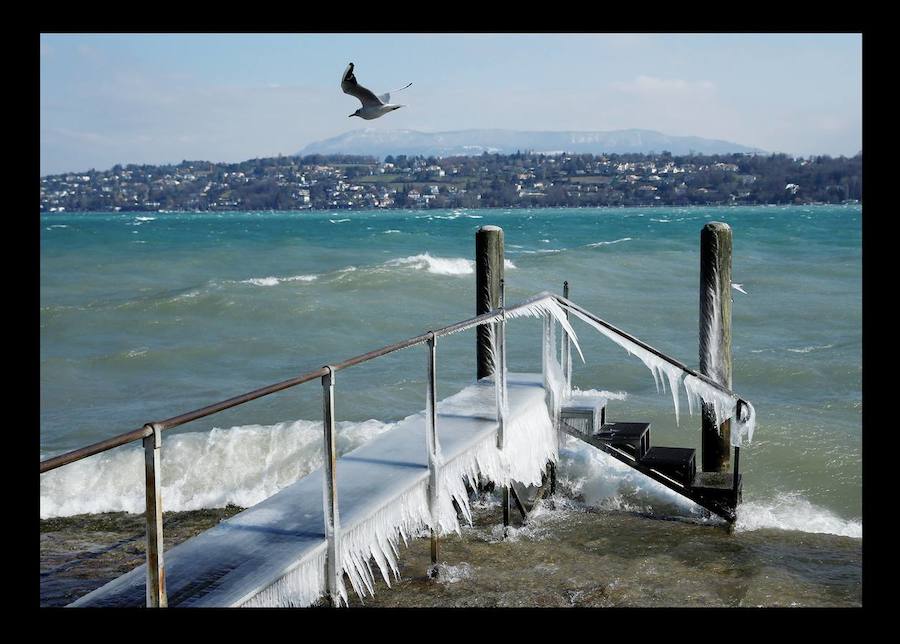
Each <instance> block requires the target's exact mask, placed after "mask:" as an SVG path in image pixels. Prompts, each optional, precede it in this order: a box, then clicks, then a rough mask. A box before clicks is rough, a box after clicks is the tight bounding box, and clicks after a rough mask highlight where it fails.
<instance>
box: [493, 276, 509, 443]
mask: <svg viewBox="0 0 900 644" xmlns="http://www.w3.org/2000/svg"><path fill="white" fill-rule="evenodd" d="M504 291H505V289H504V284H503V280H502V279H501V280H500V308H501V309H504V310H503V317H502V318H501V319H500V321H499V322H497V323H496V329H497V332H496V338H497V340H496V341H497V361H498V362H499V363H500V364H499V365H498V366H499V367H500V374H499V376H498V374H496V373H495V374H494V381H495V383H496V387H497V423H498V424H499V427H498V429H497V449H503V441H504V439H505V436H504V432H505V431H506V414H507V411H508V408H509V405H508V400H507V392H506V310H505V308H504V306H505V305H504Z"/></svg>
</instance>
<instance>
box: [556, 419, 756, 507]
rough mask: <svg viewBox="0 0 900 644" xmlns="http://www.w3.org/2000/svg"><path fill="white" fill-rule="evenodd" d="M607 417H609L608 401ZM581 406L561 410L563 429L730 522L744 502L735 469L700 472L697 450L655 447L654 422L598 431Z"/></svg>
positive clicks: (621, 424) (614, 425)
mask: <svg viewBox="0 0 900 644" xmlns="http://www.w3.org/2000/svg"><path fill="white" fill-rule="evenodd" d="M603 411H604V414H603V416H596V415H595V416H594V417H595V418H598V417H602V418H603V419H604V420H605V404H604V409H603ZM580 412H581V409H580V406H579V408H577V409H575V408H573V409H572V410H567V409H566V407H565V406H563V408H562V409H561V413H560V422H559V429H560V430H561V431H563V432H565V433H567V434H569V435H571V436H575V437H576V438H579V439H581V440H583V441H584V442H586V443H588V444H590V445H593V446H594V447H596V448H598V449H600V450H602V451H604V452H606V453H607V454H609V455H610V456H612V457H614V458H616V459H617V460H619V461H621V462H623V463H625V464H626V465H629V466H630V467H633V468H634V469H636V470H638V471H639V472H641V473H642V474H645V475H646V476H649V477H650V478H652V479H653V480H655V481H657V482H659V483H661V484H662V485H665V486H666V487H668V488H669V489H671V490H674V491H675V492H677V493H679V494H681V495H682V496H685V497H687V498H689V499H691V500H692V501H694V502H695V503H697V504H698V505H700V506H702V507H704V508H706V509H707V510H709V511H710V512H712V513H714V514H717V515H718V516H720V517H722V518H723V519H725V520H726V521H728V522H729V523H733V522H734V521H735V518H736V515H735V510H736V508H737V506H738V504H739V503H740V502H741V491H742V483H743V481H742V478H741V475H740V474H738V475H737V481H735V477H734V474H733V473H732V472H697V464H696V450H695V449H693V448H688V447H662V446H659V447H652V446H651V445H650V423H642V422H615V423H605V422H604V423H603V424H602V425H601V426H600V427H599V429H597V430H594V429H593V427H594V426H592V424H591V423H590V422H585V421H583V420H582V416H581V414H580Z"/></svg>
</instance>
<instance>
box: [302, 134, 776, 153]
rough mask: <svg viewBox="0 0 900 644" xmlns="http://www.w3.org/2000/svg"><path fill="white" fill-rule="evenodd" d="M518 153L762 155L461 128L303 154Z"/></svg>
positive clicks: (651, 141)
mask: <svg viewBox="0 0 900 644" xmlns="http://www.w3.org/2000/svg"><path fill="white" fill-rule="evenodd" d="M516 150H521V151H523V152H524V151H526V150H531V151H533V152H536V153H544V154H548V153H560V152H570V153H575V154H601V153H617V154H626V153H644V154H646V153H649V152H657V153H659V152H663V151H667V152H671V153H672V154H680V155H683V154H690V153H691V152H694V153H696V154H731V153H735V152H739V153H740V152H763V150H760V149H759V148H751V147H748V146H746V145H740V144H738V143H730V142H728V141H718V140H715V139H704V138H701V137H697V136H669V135H667V134H662V133H661V132H654V131H652V130H614V131H610V132H525V131H517V130H462V131H458V132H416V131H415V130H377V129H373V128H365V129H359V130H351V131H350V132H346V133H344V134H341V135H339V136H336V137H334V138H331V139H325V140H323V141H316V142H315V143H310V144H309V145H307V146H306V147H304V148H303V149H302V150H300V151H299V152H298V154H300V155H305V154H363V155H372V156H375V157H379V158H383V157H385V156H387V155H389V154H390V155H398V154H406V155H422V156H438V157H450V156H472V155H479V154H481V153H483V152H488V153H491V154H493V153H499V154H511V153H514V152H516Z"/></svg>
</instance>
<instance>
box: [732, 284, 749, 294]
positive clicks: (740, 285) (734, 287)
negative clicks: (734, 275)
mask: <svg viewBox="0 0 900 644" xmlns="http://www.w3.org/2000/svg"><path fill="white" fill-rule="evenodd" d="M743 286H744V285H743V284H735V283H734V282H732V283H731V288H733V289H734V290H735V291H740V292H741V293H743V294H744V295H749V293H747V291H745V290H744V288H743Z"/></svg>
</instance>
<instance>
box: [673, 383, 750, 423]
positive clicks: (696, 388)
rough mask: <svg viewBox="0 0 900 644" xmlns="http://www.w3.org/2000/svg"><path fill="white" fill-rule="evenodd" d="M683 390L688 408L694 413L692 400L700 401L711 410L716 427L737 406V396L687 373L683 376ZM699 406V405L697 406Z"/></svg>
mask: <svg viewBox="0 0 900 644" xmlns="http://www.w3.org/2000/svg"><path fill="white" fill-rule="evenodd" d="M684 391H685V393H686V394H687V397H688V409H689V410H690V412H691V414H692V415H693V413H694V407H693V404H692V403H693V401H694V400H697V401H702V402H704V403H706V404H707V405H709V406H710V407H711V408H712V410H713V415H714V417H715V422H716V427H720V426H721V425H722V423H724V422H725V421H726V420H728V419H729V418H732V417H733V416H734V413H735V407H736V406H737V398H736V397H735V396H732V395H730V394H726V393H725V392H723V391H721V390H719V389H717V388H716V387H713V386H712V385H710V384H708V383H706V382H705V381H703V380H700V379H699V378H697V377H696V376H692V375H691V374H687V375H686V376H685V377H684ZM698 408H699V406H698Z"/></svg>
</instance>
